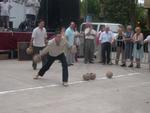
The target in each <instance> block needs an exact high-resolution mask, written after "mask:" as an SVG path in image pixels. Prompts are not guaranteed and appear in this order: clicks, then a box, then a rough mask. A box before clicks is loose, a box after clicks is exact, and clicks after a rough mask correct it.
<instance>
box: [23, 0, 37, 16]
mask: <svg viewBox="0 0 150 113" xmlns="http://www.w3.org/2000/svg"><path fill="white" fill-rule="evenodd" d="M33 4H34V5H35V6H33ZM37 7H40V4H39V2H38V1H37V0H28V1H27V2H26V4H25V13H26V14H30V15H36V14H37Z"/></svg>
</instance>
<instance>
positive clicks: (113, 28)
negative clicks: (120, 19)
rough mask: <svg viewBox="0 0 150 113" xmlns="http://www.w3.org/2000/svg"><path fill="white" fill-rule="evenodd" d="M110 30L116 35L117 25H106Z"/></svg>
mask: <svg viewBox="0 0 150 113" xmlns="http://www.w3.org/2000/svg"><path fill="white" fill-rule="evenodd" d="M108 26H109V28H110V30H111V31H112V32H114V33H117V31H118V28H119V25H108Z"/></svg>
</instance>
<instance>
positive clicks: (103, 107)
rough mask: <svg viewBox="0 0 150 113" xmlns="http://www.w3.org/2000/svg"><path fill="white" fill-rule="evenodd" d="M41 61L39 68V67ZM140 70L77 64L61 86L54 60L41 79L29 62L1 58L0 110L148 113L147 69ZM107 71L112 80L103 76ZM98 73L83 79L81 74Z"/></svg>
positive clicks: (149, 88)
mask: <svg viewBox="0 0 150 113" xmlns="http://www.w3.org/2000/svg"><path fill="white" fill-rule="evenodd" d="M40 66H41V65H40V64H39V66H38V68H40ZM143 67H144V68H142V69H135V68H133V69H130V68H121V67H120V66H115V65H113V66H103V65H101V64H98V63H96V64H83V63H82V61H81V63H76V64H75V65H74V66H72V67H69V74H70V78H69V84H70V86H69V87H67V88H66V87H63V86H62V85H61V78H62V77H61V73H62V72H61V66H60V63H58V62H57V61H56V63H55V64H54V65H53V66H52V68H51V70H49V71H48V72H47V73H46V74H45V76H44V78H42V79H39V80H33V79H32V76H33V75H34V74H36V73H37V71H38V70H37V71H33V70H32V68H31V62H30V61H17V60H1V61H0V77H1V79H0V113H150V72H149V71H148V70H147V69H146V68H148V66H145V65H144V66H143ZM107 70H112V71H113V73H114V78H113V79H107V78H105V73H106V71H107ZM87 72H94V73H96V74H97V79H96V80H95V81H89V82H84V81H82V75H83V74H84V73H87Z"/></svg>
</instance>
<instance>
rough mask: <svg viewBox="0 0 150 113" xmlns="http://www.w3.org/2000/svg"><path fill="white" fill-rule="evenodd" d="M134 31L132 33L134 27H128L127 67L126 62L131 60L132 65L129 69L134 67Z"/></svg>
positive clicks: (126, 38)
mask: <svg viewBox="0 0 150 113" xmlns="http://www.w3.org/2000/svg"><path fill="white" fill-rule="evenodd" d="M132 37H133V31H132V26H130V25H128V26H127V31H126V33H125V64H124V65H123V66H125V65H126V60H127V59H130V62H131V64H130V65H129V66H128V67H133V40H132Z"/></svg>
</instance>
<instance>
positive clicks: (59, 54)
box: [33, 34, 68, 86]
mask: <svg viewBox="0 0 150 113" xmlns="http://www.w3.org/2000/svg"><path fill="white" fill-rule="evenodd" d="M66 45H67V40H66V38H65V37H64V35H63V34H57V35H56V36H55V37H54V38H53V39H52V40H49V42H48V44H47V46H46V47H45V48H44V49H43V50H42V51H41V52H40V54H39V55H38V57H42V56H44V55H46V54H47V53H48V57H47V62H46V64H45V65H43V66H42V68H41V69H40V71H39V72H38V74H37V75H35V76H34V77H33V79H38V78H39V77H43V76H44V74H45V73H46V71H48V70H49V68H50V67H51V65H52V64H53V63H54V61H55V60H59V61H60V62H61V63H62V81H63V85H64V86H68V65H67V61H66V57H65V54H64V48H65V47H66Z"/></svg>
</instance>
